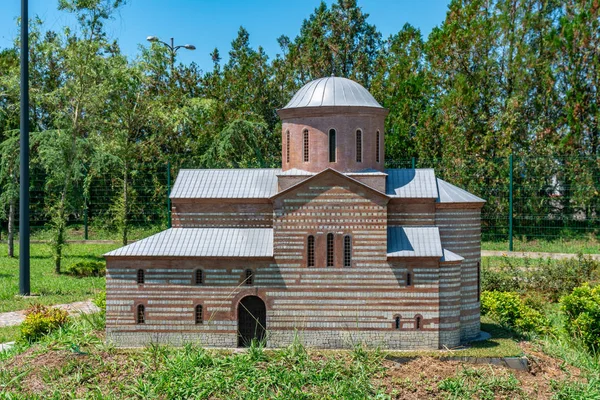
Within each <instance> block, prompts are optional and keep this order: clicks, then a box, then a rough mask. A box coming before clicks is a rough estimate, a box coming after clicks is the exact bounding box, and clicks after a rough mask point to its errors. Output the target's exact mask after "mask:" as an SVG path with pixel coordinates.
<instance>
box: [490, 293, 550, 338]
mask: <svg viewBox="0 0 600 400" xmlns="http://www.w3.org/2000/svg"><path fill="white" fill-rule="evenodd" d="M481 313H482V314H483V315H488V316H489V317H491V318H493V319H495V320H496V321H498V322H500V323H501V324H504V325H506V326H509V327H511V328H512V329H514V330H515V331H517V332H520V333H529V332H532V333H545V332H548V331H549V330H550V322H549V321H548V320H547V319H546V317H544V315H542V313H540V312H539V311H537V310H534V309H533V308H531V307H528V306H527V305H526V304H525V302H524V301H523V300H522V299H521V297H520V296H519V294H518V293H514V292H496V291H492V292H482V293H481Z"/></svg>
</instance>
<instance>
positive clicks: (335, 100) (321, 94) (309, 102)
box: [283, 76, 383, 109]
mask: <svg viewBox="0 0 600 400" xmlns="http://www.w3.org/2000/svg"><path fill="white" fill-rule="evenodd" d="M325 106H356V107H376V108H383V107H381V105H380V104H379V103H378V102H377V100H375V98H374V97H373V96H372V95H371V93H369V91H368V90H367V89H365V88H364V87H362V86H361V85H360V84H359V83H357V82H354V81H353V80H350V79H346V78H341V77H336V76H330V77H327V78H320V79H315V80H314V81H311V82H308V83H307V84H306V85H304V86H302V87H301V88H300V90H298V91H297V92H296V94H295V95H294V96H293V97H292V99H291V100H290V101H289V103H288V104H286V106H285V107H283V108H284V109H286V108H302V107H325Z"/></svg>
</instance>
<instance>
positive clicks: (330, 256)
mask: <svg viewBox="0 0 600 400" xmlns="http://www.w3.org/2000/svg"><path fill="white" fill-rule="evenodd" d="M327 266H328V267H333V233H328V234H327Z"/></svg>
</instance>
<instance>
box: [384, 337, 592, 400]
mask: <svg viewBox="0 0 600 400" xmlns="http://www.w3.org/2000/svg"><path fill="white" fill-rule="evenodd" d="M519 346H520V347H521V348H522V350H523V352H524V353H525V356H526V357H527V358H528V360H529V362H530V365H531V368H530V371H529V372H528V371H517V370H510V369H507V368H504V367H500V366H495V365H474V364H470V363H466V362H461V361H441V360H439V359H438V358H434V357H420V358H415V359H405V360H402V361H400V362H398V361H392V360H385V361H384V362H383V372H382V373H381V374H380V375H379V376H378V377H377V378H376V380H375V383H376V385H378V386H379V387H383V388H385V391H386V393H388V394H389V395H391V397H392V398H394V399H423V398H437V397H443V396H444V395H449V394H451V393H449V392H448V390H449V389H448V388H451V389H454V388H455V387H457V389H456V390H457V392H458V391H460V388H459V386H460V385H463V386H464V387H469V381H470V380H471V381H472V382H476V381H477V382H478V385H480V386H482V387H485V385H489V388H490V390H491V391H493V392H494V397H495V398H511V399H512V398H533V399H548V398H551V397H552V395H553V392H552V386H551V382H552V381H563V380H576V381H582V380H583V379H584V378H583V377H582V374H581V371H580V370H579V369H578V368H575V367H573V366H570V365H567V364H566V363H565V362H564V361H562V360H558V359H555V358H553V357H550V356H548V355H546V354H544V353H542V352H540V351H537V350H536V349H535V348H534V346H532V345H531V344H530V343H527V342H522V343H520V344H519ZM447 379H454V380H456V382H450V383H451V384H448V385H446V386H445V385H444V383H447V382H444V383H443V381H444V380H447ZM514 379H516V381H518V384H517V385H514V386H512V387H511V385H510V382H514ZM453 384H455V386H453ZM444 387H446V390H443V388H444ZM472 387H475V384H474V385H472ZM463 393H464V392H463ZM474 397H478V396H477V395H474Z"/></svg>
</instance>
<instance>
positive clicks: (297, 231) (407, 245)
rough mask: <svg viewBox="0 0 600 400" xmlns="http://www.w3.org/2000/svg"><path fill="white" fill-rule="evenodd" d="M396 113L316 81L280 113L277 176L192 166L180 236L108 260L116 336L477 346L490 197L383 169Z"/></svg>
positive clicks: (420, 172)
mask: <svg viewBox="0 0 600 400" xmlns="http://www.w3.org/2000/svg"><path fill="white" fill-rule="evenodd" d="M387 113H388V111H387V110H386V109H384V108H383V107H382V106H381V105H379V104H378V103H377V101H376V100H375V99H374V98H373V96H371V94H370V93H369V92H368V91H367V90H366V89H365V88H364V87H362V86H361V85H359V84H358V83H356V82H354V81H352V80H349V79H345V78H339V77H328V78H322V79H317V80H315V81H312V82H309V83H308V84H306V85H305V86H304V87H302V88H301V89H300V90H299V91H298V92H297V93H296V94H295V96H294V97H293V98H292V99H291V100H290V102H289V103H288V104H287V105H286V106H285V107H284V108H282V109H280V110H278V114H279V116H280V118H281V120H282V123H283V126H282V140H281V143H282V166H281V168H280V169H229V170H214V169H197V170H181V171H180V172H179V175H178V176H177V180H176V182H175V184H174V187H173V190H172V192H171V202H172V226H173V228H171V229H167V230H165V231H163V232H160V233H158V234H156V235H154V236H151V237H148V238H146V239H143V240H140V241H138V242H135V243H132V244H130V245H128V246H125V247H122V248H120V249H117V250H114V251H112V252H110V253H108V254H106V255H105V256H106V260H107V279H106V291H107V301H106V304H107V308H106V331H107V340H108V341H110V342H112V343H114V344H115V345H117V346H128V347H136V346H144V345H147V344H149V343H169V344H173V345H183V344H185V343H190V342H191V343H196V344H199V345H202V346H209V347H210V346H212V347H241V346H247V345H248V344H249V343H250V342H251V341H252V340H254V339H258V340H262V341H264V343H265V344H266V346H268V347H283V346H286V345H288V344H290V343H292V342H293V341H294V340H299V341H300V342H302V343H303V344H304V345H306V346H309V347H317V348H343V347H350V346H352V345H353V344H355V343H367V344H369V345H372V346H379V347H381V348H387V349H422V348H427V349H438V348H443V347H449V348H451V347H455V346H457V345H459V344H461V343H463V342H466V341H469V340H471V339H473V338H475V337H477V336H478V335H479V333H480V332H479V329H480V322H479V316H480V314H479V292H480V285H479V280H480V277H479V266H480V253H481V251H480V244H481V219H480V215H481V207H482V206H483V204H484V200H482V199H480V198H478V197H476V196H474V195H472V194H470V193H468V192H466V191H464V190H462V189H460V188H458V187H456V186H453V185H452V184H450V183H448V182H445V181H443V180H441V179H438V178H436V176H435V172H434V170H433V169H385V167H384V160H385V154H384V149H385V146H384V120H385V117H386V115H387Z"/></svg>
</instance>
